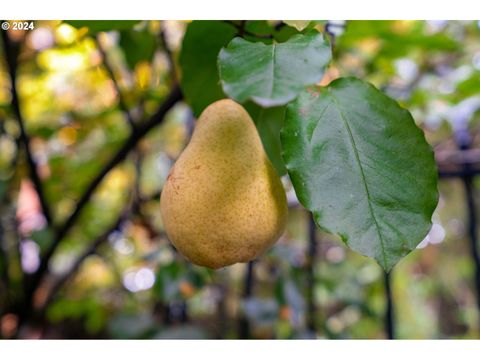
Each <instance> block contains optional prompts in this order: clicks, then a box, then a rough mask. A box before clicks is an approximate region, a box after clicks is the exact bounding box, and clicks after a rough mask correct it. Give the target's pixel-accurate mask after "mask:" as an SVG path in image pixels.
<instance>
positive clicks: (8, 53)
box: [1, 31, 52, 227]
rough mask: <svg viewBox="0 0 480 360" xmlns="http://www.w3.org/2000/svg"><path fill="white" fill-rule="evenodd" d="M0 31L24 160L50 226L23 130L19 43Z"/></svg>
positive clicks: (45, 202) (47, 212)
mask: <svg viewBox="0 0 480 360" xmlns="http://www.w3.org/2000/svg"><path fill="white" fill-rule="evenodd" d="M1 33H2V38H3V46H4V49H5V57H6V60H7V65H8V73H9V75H10V83H11V94H12V108H13V111H14V113H15V117H16V119H17V123H18V126H19V128H20V141H21V143H22V144H23V147H24V149H25V154H26V160H27V163H28V168H29V171H30V178H31V180H32V182H33V185H34V186H35V190H36V191H37V194H38V199H39V202H40V206H41V208H42V212H43V215H44V216H45V220H46V221H47V224H48V226H49V227H51V226H52V216H51V212H50V208H49V207H48V203H47V200H46V198H45V193H44V189H43V184H42V181H41V180H40V176H39V175H38V172H37V165H36V163H35V159H34V157H33V154H32V152H31V150H30V138H29V136H28V134H27V132H26V130H25V125H24V121H23V117H22V112H21V111H20V104H19V100H18V92H17V86H16V79H17V61H18V54H19V50H20V49H19V44H17V43H15V42H13V41H11V40H10V38H9V37H8V34H7V31H2V32H1Z"/></svg>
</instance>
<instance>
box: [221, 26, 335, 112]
mask: <svg viewBox="0 0 480 360" xmlns="http://www.w3.org/2000/svg"><path fill="white" fill-rule="evenodd" d="M330 59H331V50H330V45H329V44H328V42H327V41H326V40H325V39H324V37H323V36H322V34H321V33H319V32H317V31H311V32H309V33H307V34H305V35H303V34H299V35H296V36H294V37H292V38H290V39H289V40H288V41H286V42H284V43H273V44H268V45H267V44H263V43H261V42H256V43H252V42H249V41H246V40H244V39H242V38H234V39H233V40H232V41H231V42H230V44H229V45H228V46H227V47H226V48H224V49H222V51H221V52H220V54H219V56H218V67H219V74H220V79H221V82H222V86H223V90H224V91H225V93H226V94H228V95H229V96H230V97H232V98H233V99H235V100H237V101H238V102H245V101H246V100H248V99H251V100H253V101H254V102H255V103H257V104H259V105H261V106H264V107H269V106H277V105H283V104H286V103H288V102H289V101H291V100H293V99H295V97H297V95H298V94H299V93H300V92H301V91H302V90H303V89H304V87H305V86H306V85H311V84H315V83H317V82H319V81H320V80H321V79H322V77H323V74H324V70H325V67H326V66H327V65H328V63H329V62H330Z"/></svg>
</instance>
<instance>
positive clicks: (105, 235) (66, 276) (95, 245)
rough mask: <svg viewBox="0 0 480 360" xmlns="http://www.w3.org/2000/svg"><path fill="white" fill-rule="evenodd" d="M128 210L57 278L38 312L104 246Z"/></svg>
mask: <svg viewBox="0 0 480 360" xmlns="http://www.w3.org/2000/svg"><path fill="white" fill-rule="evenodd" d="M127 214H128V210H124V211H122V212H121V214H120V216H119V217H118V219H117V220H116V221H115V222H114V223H113V225H111V226H110V227H109V228H108V229H107V230H106V231H104V232H103V233H102V234H101V235H100V236H99V237H98V238H97V239H96V240H95V241H94V242H92V243H91V244H90V246H89V247H88V248H87V249H85V251H84V252H83V253H82V254H81V255H80V256H79V257H78V258H77V259H76V260H75V262H74V263H73V265H72V267H71V268H70V269H69V270H68V271H67V272H66V273H65V274H63V275H62V276H61V277H60V278H58V279H57V280H56V281H55V283H54V284H53V285H52V287H51V289H50V292H49V294H48V297H47V299H46V300H45V302H44V304H43V306H42V308H41V310H40V312H41V313H43V312H44V311H45V309H46V308H47V307H48V305H50V304H51V302H52V301H53V300H54V299H55V296H56V295H57V294H58V292H59V291H60V289H61V288H62V287H63V286H64V285H65V284H66V282H67V281H68V280H69V279H71V278H72V277H73V276H74V275H75V274H76V273H77V271H78V270H79V269H80V266H81V265H82V263H83V262H84V261H85V259H86V258H88V257H89V256H90V255H93V254H95V253H96V252H97V250H98V248H99V247H100V246H101V245H102V244H104V243H105V242H106V241H107V240H108V237H109V236H110V234H111V233H113V232H114V231H115V230H117V229H118V227H119V226H120V224H121V223H122V222H123V221H124V220H125V218H126V217H127Z"/></svg>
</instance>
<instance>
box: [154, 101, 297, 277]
mask: <svg viewBox="0 0 480 360" xmlns="http://www.w3.org/2000/svg"><path fill="white" fill-rule="evenodd" d="M160 211H161V216H162V221H163V225H164V227H165V230H166V233H167V235H168V237H169V239H170V240H171V242H172V244H173V245H174V246H175V248H176V249H177V250H178V251H179V252H180V253H181V254H183V255H184V256H185V257H186V258H187V259H189V260H190V261H191V262H193V263H195V264H197V265H201V266H206V267H209V268H213V269H217V268H221V267H224V266H228V265H232V264H235V263H238V262H248V261H250V260H253V259H255V258H257V257H258V256H260V255H261V254H263V253H264V252H265V251H266V250H267V249H268V248H269V247H270V246H272V245H273V244H274V243H275V242H276V241H277V240H278V238H279V237H280V236H281V235H282V233H283V231H284V229H285V225H286V221H287V214H288V208H287V201H286V196H285V190H284V188H283V186H282V183H281V181H280V178H279V177H278V175H277V173H276V171H275V169H274V168H273V166H272V164H271V163H270V160H269V159H268V157H267V154H266V153H265V150H264V149H263V146H262V143H261V140H260V137H259V135H258V133H257V130H256V128H255V125H254V123H253V121H252V119H251V118H250V116H249V115H248V113H247V112H246V111H245V109H244V108H243V107H242V106H241V105H239V104H237V103H236V102H234V101H232V100H228V99H224V100H219V101H216V102H214V103H213V104H211V105H210V106H208V107H207V108H206V109H205V110H204V111H203V113H202V114H201V115H200V118H199V119H198V121H197V124H196V127H195V130H194V132H193V135H192V138H191V140H190V143H189V144H188V146H187V147H186V148H185V150H184V151H183V152H182V154H181V155H180V156H179V158H178V160H177V161H176V163H175V165H174V166H173V167H172V169H171V170H170V173H169V175H168V177H167V181H166V183H165V185H164V187H163V190H162V195H161V199H160Z"/></svg>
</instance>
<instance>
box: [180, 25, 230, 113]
mask: <svg viewBox="0 0 480 360" xmlns="http://www.w3.org/2000/svg"><path fill="white" fill-rule="evenodd" d="M236 33H237V30H236V29H235V27H233V26H232V25H229V24H227V23H224V22H221V21H193V22H192V23H190V24H189V25H188V27H187V31H186V33H185V36H184V38H183V43H182V50H181V53H180V58H179V62H180V67H181V69H182V78H181V82H180V85H181V87H182V91H183V93H184V95H185V98H186V99H187V102H188V103H189V104H190V106H191V107H192V110H193V112H194V114H195V116H197V117H198V116H199V115H200V113H201V112H202V111H203V109H205V108H206V107H207V106H208V105H210V104H211V103H212V102H214V101H216V100H220V99H223V98H225V94H224V93H223V91H222V88H221V86H220V79H219V77H218V71H217V56H218V53H219V51H220V49H221V48H222V47H223V46H225V45H227V44H228V42H229V41H230V40H231V39H232V38H233V37H234V36H235V34H236Z"/></svg>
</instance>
